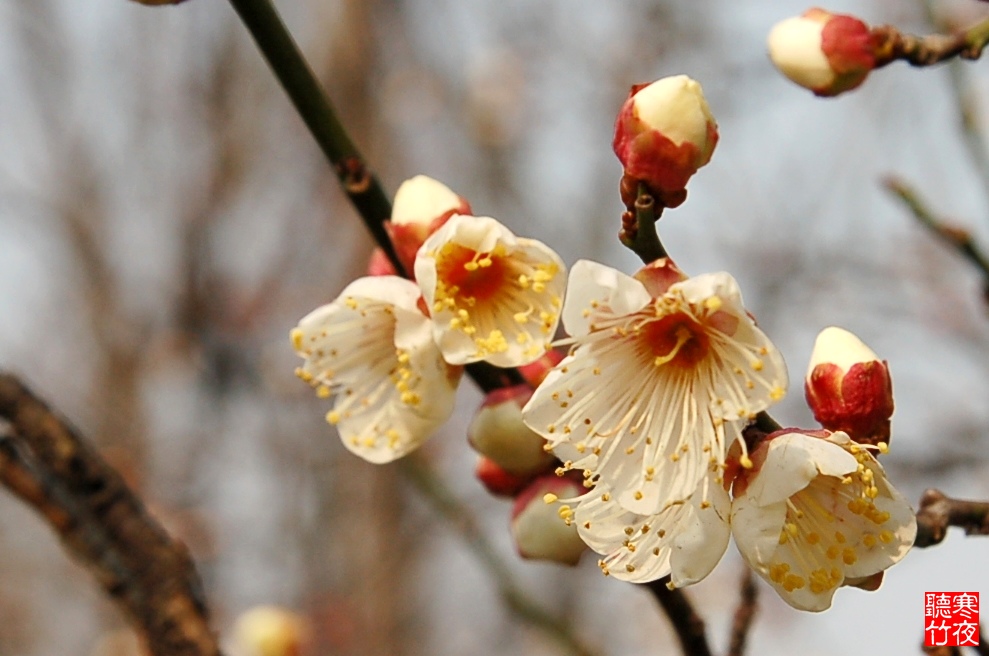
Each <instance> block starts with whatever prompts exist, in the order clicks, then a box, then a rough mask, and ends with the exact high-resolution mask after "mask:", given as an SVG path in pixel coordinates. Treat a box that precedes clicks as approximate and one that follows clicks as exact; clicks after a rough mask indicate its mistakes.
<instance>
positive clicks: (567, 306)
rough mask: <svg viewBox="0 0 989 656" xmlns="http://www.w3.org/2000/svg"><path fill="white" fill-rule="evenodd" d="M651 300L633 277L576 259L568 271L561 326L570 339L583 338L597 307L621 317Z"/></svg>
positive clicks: (594, 263)
mask: <svg viewBox="0 0 989 656" xmlns="http://www.w3.org/2000/svg"><path fill="white" fill-rule="evenodd" d="M651 300H652V298H651V297H650V296H649V292H647V291H646V288H645V286H643V284H642V283H641V282H639V281H638V280H636V279H635V278H633V277H631V276H628V275H625V274H624V273H622V272H621V271H618V270H617V269H612V268H611V267H608V266H605V265H603V264H598V263H597V262H592V261H590V260H578V261H577V262H575V263H574V265H573V267H572V268H571V269H570V280H569V282H568V283H567V296H566V299H565V300H564V302H563V327H564V328H565V329H566V331H567V333H568V334H570V335H572V336H580V335H586V334H587V333H588V332H590V328H589V326H590V324H591V323H593V321H594V319H595V314H597V311H598V309H599V308H600V309H602V310H603V309H607V310H608V313H609V314H611V315H613V316H622V315H626V314H632V313H633V312H637V311H639V310H641V309H642V308H644V307H645V306H646V305H648V304H649V303H650V301H651ZM585 311H588V312H587V316H585Z"/></svg>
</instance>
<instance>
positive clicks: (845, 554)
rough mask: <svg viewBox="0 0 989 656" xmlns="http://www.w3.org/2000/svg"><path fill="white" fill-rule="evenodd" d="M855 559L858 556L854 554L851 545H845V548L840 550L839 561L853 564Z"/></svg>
mask: <svg viewBox="0 0 989 656" xmlns="http://www.w3.org/2000/svg"><path fill="white" fill-rule="evenodd" d="M857 560H858V556H856V555H855V550H854V549H852V548H851V547H845V550H844V551H842V552H841V561H842V562H843V563H845V564H846V565H854V564H855V561H857Z"/></svg>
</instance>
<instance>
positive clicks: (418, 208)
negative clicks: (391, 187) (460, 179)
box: [391, 175, 463, 225]
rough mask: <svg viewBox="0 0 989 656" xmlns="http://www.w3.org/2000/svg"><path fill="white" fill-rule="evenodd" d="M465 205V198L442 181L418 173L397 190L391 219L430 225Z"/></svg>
mask: <svg viewBox="0 0 989 656" xmlns="http://www.w3.org/2000/svg"><path fill="white" fill-rule="evenodd" d="M461 207H463V199H461V198H460V196H458V195H457V194H455V193H453V192H452V191H451V190H450V188H449V187H447V186H446V185H445V184H443V183H442V182H439V181H437V180H434V179H433V178H430V177H428V176H425V175H417V176H415V177H414V178H410V179H408V180H406V181H405V182H403V183H402V184H401V186H399V188H398V191H397V192H395V202H394V203H393V204H392V214H391V221H392V223H395V224H397V225H402V224H408V223H413V224H425V225H428V224H429V223H431V222H432V221H434V220H436V219H437V218H439V217H440V216H442V215H443V214H445V213H447V212H449V211H450V210H456V209H460V208H461Z"/></svg>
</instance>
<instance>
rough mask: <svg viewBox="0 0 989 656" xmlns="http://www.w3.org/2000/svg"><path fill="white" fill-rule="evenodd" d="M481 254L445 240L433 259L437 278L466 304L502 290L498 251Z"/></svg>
mask: <svg viewBox="0 0 989 656" xmlns="http://www.w3.org/2000/svg"><path fill="white" fill-rule="evenodd" d="M497 251H498V249H495V252H492V253H481V252H478V251H475V250H474V249H472V248H467V247H465V246H461V245H459V244H453V243H447V244H444V245H443V248H442V249H441V250H440V253H439V255H440V257H438V258H437V261H436V273H437V277H438V278H439V279H440V280H442V281H443V282H444V284H445V285H446V287H447V289H449V290H451V292H452V290H453V289H456V291H455V292H452V293H453V294H455V295H456V296H459V297H460V299H461V300H463V301H464V302H465V303H466V304H468V305H473V304H474V303H476V302H478V301H480V302H484V301H487V300H490V299H491V298H492V297H494V296H496V295H497V294H498V293H499V292H501V291H502V290H503V289H505V282H506V281H505V274H506V266H505V261H504V257H500V255H501V254H500V253H498V252H497Z"/></svg>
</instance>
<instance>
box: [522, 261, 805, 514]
mask: <svg viewBox="0 0 989 656" xmlns="http://www.w3.org/2000/svg"><path fill="white" fill-rule="evenodd" d="M663 262H667V261H661V263H660V264H659V265H651V266H650V267H646V269H644V270H643V271H641V272H640V273H639V274H637V276H638V277H639V278H641V279H642V280H641V281H640V280H639V279H637V278H633V277H631V276H627V275H625V274H623V273H621V272H619V271H616V270H615V269H611V268H609V267H606V266H604V265H601V264H597V263H594V262H589V261H586V260H582V261H579V262H577V264H575V265H574V267H573V270H572V271H571V274H570V282H569V286H568V288H567V296H566V302H565V303H564V310H563V323H564V326H565V327H566V329H567V332H568V333H569V334H570V335H571V341H572V344H573V346H572V347H571V352H570V355H568V356H567V357H566V358H565V359H564V360H563V361H562V362H560V364H559V365H557V367H556V368H554V369H553V371H551V372H550V374H549V375H548V376H547V377H546V379H545V380H544V381H543V383H542V384H541V385H540V386H539V388H538V389H537V390H536V392H535V394H534V395H533V397H532V399H531V400H530V401H529V403H528V404H527V405H526V407H525V408H524V410H523V418H524V420H525V422H526V423H527V424H528V425H529V426H530V427H531V428H532V429H533V430H535V431H536V432H538V433H539V434H541V435H542V436H543V437H544V438H546V440H547V442H548V448H552V449H553V451H554V453H556V455H557V456H558V457H559V458H560V459H561V460H563V461H564V469H569V468H578V469H584V470H585V472H586V473H585V476H587V477H588V478H589V480H591V481H592V482H594V483H603V484H604V485H606V486H607V487H608V488H609V489H610V490H611V492H610V494H612V495H614V497H615V498H616V501H617V502H618V503H619V504H620V505H621V506H622V507H623V508H624V509H625V510H627V511H629V512H631V513H634V514H636V515H654V514H656V513H659V512H660V511H662V510H663V508H665V507H666V506H668V505H670V504H671V503H678V502H682V501H685V500H686V499H688V498H689V497H690V496H691V495H692V494H694V492H695V490H696V489H697V488H698V484H699V482H700V480H701V478H702V477H703V476H704V475H705V473H706V472H708V471H709V469H710V468H711V467H712V466H714V467H716V468H718V469H719V470H723V468H724V462H725V453H726V450H727V447H728V446H729V445H730V444H731V443H732V442H734V441H735V440H736V439H738V437H739V435H740V430H741V425H742V423H744V422H747V421H748V420H750V419H751V418H753V417H754V416H755V414H756V413H758V412H760V411H762V410H764V409H765V408H767V407H768V406H769V405H770V404H771V403H773V402H774V401H776V400H779V399H780V398H782V397H783V395H784V393H785V390H786V387H787V373H786V367H785V365H784V362H783V358H782V356H781V355H780V353H779V351H778V350H777V349H776V347H775V346H774V345H773V344H772V342H770V341H769V338H768V337H766V335H765V334H763V333H762V331H760V330H759V329H758V328H757V327H756V326H755V323H754V322H753V320H752V319H751V317H750V316H749V315H748V313H747V312H746V311H745V308H744V306H743V305H742V298H741V294H740V292H739V289H738V285H737V283H736V282H735V279H734V278H732V277H731V276H730V275H729V274H727V273H712V274H705V275H701V276H697V277H694V278H688V279H685V280H682V279H680V277H681V276H679V275H673V276H671V275H669V273H670V266H666V267H665V268H664V267H663V266H661V264H662V263H663ZM676 273H678V270H677V271H676ZM681 275H682V274H681ZM643 281H644V282H643ZM671 281H673V282H672V283H671ZM670 283H671V284H670ZM718 475H720V473H719V474H718Z"/></svg>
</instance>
